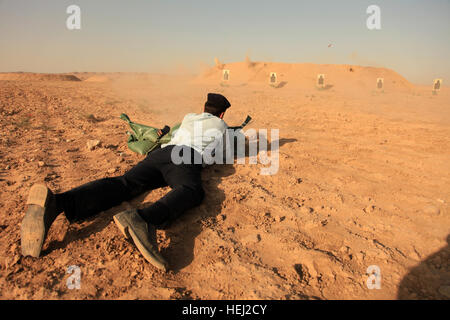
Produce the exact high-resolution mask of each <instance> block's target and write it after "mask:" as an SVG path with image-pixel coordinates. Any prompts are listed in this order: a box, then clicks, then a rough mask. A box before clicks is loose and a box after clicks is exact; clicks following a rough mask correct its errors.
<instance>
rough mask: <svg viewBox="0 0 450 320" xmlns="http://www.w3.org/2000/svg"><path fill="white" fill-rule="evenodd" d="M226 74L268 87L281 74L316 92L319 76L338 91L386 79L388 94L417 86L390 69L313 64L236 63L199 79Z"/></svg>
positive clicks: (279, 79) (236, 80)
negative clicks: (270, 80)
mask: <svg viewBox="0 0 450 320" xmlns="http://www.w3.org/2000/svg"><path fill="white" fill-rule="evenodd" d="M223 70H229V71H230V73H229V84H230V85H234V84H235V85H242V84H243V83H247V84H250V83H268V81H269V76H270V74H271V72H275V73H276V74H277V82H278V83H283V84H285V85H289V86H292V85H295V86H297V87H299V86H300V87H305V88H308V87H311V88H314V86H315V84H316V81H317V76H318V75H319V74H324V75H325V84H326V85H329V86H330V87H334V88H335V89H336V90H338V91H339V90H345V89H346V88H351V90H355V89H357V90H360V89H369V90H372V89H375V88H376V81H377V78H383V79H384V86H385V88H386V90H388V89H389V90H392V91H409V90H411V89H413V88H414V86H413V85H412V84H411V83H410V82H409V81H408V80H406V79H405V78H403V77H402V76H401V75H399V74H398V73H396V72H395V71H393V70H390V69H386V68H375V67H363V66H356V65H331V64H312V63H298V64H293V63H276V62H251V61H250V60H249V59H248V58H246V60H245V61H244V62H234V63H228V64H220V67H219V66H217V64H216V66H214V67H212V68H210V69H208V70H206V71H205V72H204V73H203V74H201V75H200V76H198V78H197V81H198V82H200V83H211V82H216V83H219V82H220V81H221V79H222V73H223Z"/></svg>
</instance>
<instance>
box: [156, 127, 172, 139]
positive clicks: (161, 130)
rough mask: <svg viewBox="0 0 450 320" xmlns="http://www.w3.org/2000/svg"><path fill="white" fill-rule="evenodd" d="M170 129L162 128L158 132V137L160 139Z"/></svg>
mask: <svg viewBox="0 0 450 320" xmlns="http://www.w3.org/2000/svg"><path fill="white" fill-rule="evenodd" d="M169 131H170V127H169V126H164V128H162V129H159V130H158V137H162V136H163V135H165V134H167V133H169Z"/></svg>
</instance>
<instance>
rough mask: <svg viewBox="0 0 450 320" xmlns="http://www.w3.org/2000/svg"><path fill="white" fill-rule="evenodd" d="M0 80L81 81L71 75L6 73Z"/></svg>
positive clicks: (1, 74)
mask: <svg viewBox="0 0 450 320" xmlns="http://www.w3.org/2000/svg"><path fill="white" fill-rule="evenodd" d="M0 80H14V81H81V80H80V79H79V78H77V77H76V76H74V75H73V74H53V73H29V72H8V73H0Z"/></svg>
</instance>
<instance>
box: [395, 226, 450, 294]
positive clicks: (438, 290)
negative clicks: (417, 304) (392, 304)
mask: <svg viewBox="0 0 450 320" xmlns="http://www.w3.org/2000/svg"><path fill="white" fill-rule="evenodd" d="M397 298H398V299H401V300H406V299H408V300H409V299H421V300H436V299H445V300H449V299H450V235H448V236H447V246H445V247H444V248H443V249H441V250H439V251H438V252H436V253H434V254H432V255H431V256H429V257H427V258H426V259H425V260H424V261H422V262H421V263H420V264H419V265H418V266H416V267H414V268H412V269H411V270H410V271H409V273H408V274H407V275H406V276H405V277H404V278H403V279H402V281H401V282H400V286H399V289H398V294H397Z"/></svg>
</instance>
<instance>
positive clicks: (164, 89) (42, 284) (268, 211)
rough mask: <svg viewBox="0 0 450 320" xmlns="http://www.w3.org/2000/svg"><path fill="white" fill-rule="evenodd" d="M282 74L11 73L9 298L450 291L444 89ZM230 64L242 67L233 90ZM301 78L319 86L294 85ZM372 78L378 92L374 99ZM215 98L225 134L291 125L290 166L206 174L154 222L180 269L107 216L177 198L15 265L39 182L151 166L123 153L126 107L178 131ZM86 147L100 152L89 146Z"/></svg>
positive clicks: (102, 224)
mask: <svg viewBox="0 0 450 320" xmlns="http://www.w3.org/2000/svg"><path fill="white" fill-rule="evenodd" d="M264 66H265V67H267V68H272V69H274V68H275V69H276V67H277V66H274V65H268V66H267V65H264ZM278 67H280V68H285V69H282V71H281V72H280V71H278V76H279V82H280V84H279V85H278V86H276V87H271V86H269V84H268V81H266V79H265V76H261V74H265V72H266V71H267V70H269V69H267V68H266V69H267V70H265V69H264V70H263V67H262V66H261V65H259V66H258V65H256V66H255V65H248V63H247V65H245V64H239V65H235V66H234V68H233V65H231V66H218V67H215V68H212V69H211V70H210V71H208V72H206V73H205V74H204V75H202V76H200V77H198V76H183V75H179V76H175V75H174V76H167V75H156V74H97V75H96V74H89V73H74V74H73V75H74V76H75V77H76V80H78V79H79V80H88V81H73V80H75V77H74V78H72V77H56V76H55V77H53V78H52V77H51V76H49V77H47V76H46V77H42V76H41V77H37V76H34V75H32V74H22V75H20V76H17V75H16V76H15V77H8V75H5V74H3V75H2V76H1V77H0V114H1V118H0V123H1V131H0V132H1V137H0V139H1V140H0V141H1V144H0V190H1V191H0V192H1V193H0V297H1V298H2V299H397V298H402V299H405V298H412V299H450V267H449V261H450V249H449V241H450V237H449V234H450V216H449V203H450V165H449V163H450V149H449V146H450V126H449V125H450V89H449V88H448V87H444V88H443V89H442V90H441V91H440V92H439V94H437V95H432V93H431V85H430V87H426V88H425V87H419V86H414V85H412V84H410V83H409V82H407V81H406V80H405V79H403V78H401V77H400V76H399V75H397V74H396V73H394V72H393V71H390V70H385V69H383V70H381V71H380V70H376V69H374V68H371V69H368V68H363V67H358V66H354V67H353V69H352V70H351V71H349V72H348V77H349V78H351V77H352V80H346V77H347V76H346V74H347V73H346V72H347V71H348V68H347V67H346V66H331V65H328V66H327V67H326V68H328V69H327V70H326V72H322V73H326V79H327V81H330V82H329V83H330V84H331V87H329V88H328V89H327V90H319V89H317V88H316V87H315V79H316V71H317V70H320V69H321V68H320V66H319V67H317V66H314V65H313V66H306V67H304V68H303V67H302V68H303V69H301V68H300V67H296V66H290V65H284V66H278ZM223 68H228V69H230V70H231V74H230V81H229V82H228V83H225V84H224V83H221V82H220V80H219V79H220V78H219V75H220V72H221V70H222V69H223ZM252 68H254V70H253V69H252ZM298 68H300V69H298ZM305 68H306V69H305ZM308 68H310V69H308ZM316 69H317V70H316ZM236 70H238V71H239V72H238V71H236ZM252 70H253V71H252ZM305 70H306V71H308V70H309V71H310V74H308V76H303V78H301V77H300V76H299V77H297V78H296V75H297V74H300V73H301V74H302V75H304V74H305V72H306V71H305ZM333 70H334V71H333ZM240 71H242V72H240ZM270 71H273V70H270ZM275 71H277V70H275ZM309 71H308V72H309ZM233 72H234V73H233ZM245 72H247V74H246V76H243V75H242V74H243V73H245ZM377 72H381V73H383V74H382V76H383V77H384V78H385V90H384V91H383V92H381V91H376V89H375V79H376V77H377V76H379V74H377ZM236 73H241V75H240V77H234V78H233V75H234V74H236ZM296 79H297V80H298V81H296ZM267 80H268V77H267ZM281 82H283V84H282V85H281ZM371 84H373V86H371ZM394 84H395V85H394ZM208 92H218V93H222V94H224V95H225V96H226V97H227V98H228V99H229V100H230V102H231V103H232V107H231V109H230V110H229V111H228V112H227V114H226V115H225V121H227V123H228V124H230V125H237V124H240V123H241V122H242V121H243V120H244V119H245V116H246V115H247V114H249V115H251V116H252V117H253V119H254V120H253V121H252V123H251V124H250V125H249V126H248V127H247V128H246V129H250V128H253V129H269V132H270V129H273V128H275V129H279V150H278V151H279V170H278V172H277V173H276V174H274V175H261V173H260V169H261V168H262V167H264V165H262V164H260V163H258V164H249V163H248V159H246V160H247V161H246V163H245V164H234V165H215V166H211V167H208V168H206V169H205V170H204V172H203V176H202V179H203V182H204V189H205V191H206V198H205V200H204V202H203V204H202V205H201V206H200V207H198V208H195V209H193V210H190V211H188V212H187V213H186V214H185V215H184V216H182V217H181V218H180V219H179V220H178V221H176V222H175V223H174V224H172V225H171V226H170V227H169V228H167V229H165V230H158V240H159V244H160V250H161V252H162V254H163V255H164V256H165V257H166V258H167V260H168V262H169V264H170V266H171V271H169V272H168V273H163V272H161V271H158V270H156V269H155V268H154V267H152V266H151V265H150V264H149V263H147V262H146V261H145V260H144V258H143V257H142V256H141V255H140V254H139V252H138V251H137V249H136V248H135V247H134V246H133V244H132V243H130V242H127V241H126V240H125V239H124V238H123V236H122V235H121V233H120V231H119V230H118V229H117V227H116V226H115V224H114V223H113V221H112V216H113V215H114V214H115V213H117V212H119V211H120V210H121V209H123V208H126V207H129V206H140V207H141V206H145V205H148V204H149V203H152V202H154V201H155V200H157V199H158V198H159V197H161V196H162V195H164V194H165V193H166V192H168V189H167V188H166V189H161V190H155V191H152V192H150V193H148V194H145V195H143V196H141V197H140V198H139V199H135V200H134V201H133V202H131V203H123V204H122V205H121V206H120V207H117V208H113V209H111V210H108V211H106V212H103V213H100V214H99V215H98V216H97V217H95V218H94V219H91V220H89V221H86V222H83V223H80V224H72V225H69V223H68V222H67V220H66V219H65V217H64V215H61V216H60V217H58V219H57V220H56V221H55V223H54V225H53V226H52V228H51V230H50V232H49V235H48V238H47V240H46V242H45V244H44V250H43V253H42V256H41V257H40V258H38V259H34V258H31V257H27V258H23V257H21V255H20V224H21V220H22V218H23V215H24V211H25V209H26V205H25V201H26V198H27V193H28V190H29V188H30V186H31V185H32V184H33V183H36V182H43V181H44V182H45V183H46V184H47V185H48V186H49V187H50V188H51V189H52V190H54V191H55V192H63V191H66V190H69V189H71V188H73V187H76V186H79V185H81V184H83V183H86V182H89V181H91V180H93V179H99V178H103V177H112V176H117V175H120V174H123V173H125V172H126V171H127V170H128V169H130V168H131V167H132V166H133V165H134V164H136V163H137V162H138V161H139V160H140V159H142V156H139V155H136V154H133V153H132V152H131V151H129V150H128V149H127V146H126V131H127V130H128V127H127V124H126V123H125V122H124V121H122V120H120V119H119V115H120V114H121V113H123V112H124V113H127V114H128V115H129V116H130V118H131V119H132V120H133V121H136V122H139V123H147V124H150V125H154V126H163V125H164V124H168V125H173V124H174V123H176V122H179V121H180V120H181V119H182V116H183V115H184V114H185V113H187V112H199V111H201V109H202V106H203V104H204V101H205V97H206V94H207V93H208ZM88 140H100V141H101V144H100V146H98V147H96V148H95V149H93V150H89V149H88V148H87V142H88ZM269 141H270V136H269ZM71 265H76V266H79V267H80V270H81V288H80V289H78V290H77V289H73V290H70V289H69V288H68V287H67V284H66V281H67V279H68V278H69V276H70V274H68V273H67V268H68V267H69V266H71ZM371 265H376V266H378V267H379V268H380V272H381V282H380V284H381V288H380V289H369V288H368V286H367V284H366V281H367V279H368V277H369V275H368V274H367V269H368V267H369V266H371Z"/></svg>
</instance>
